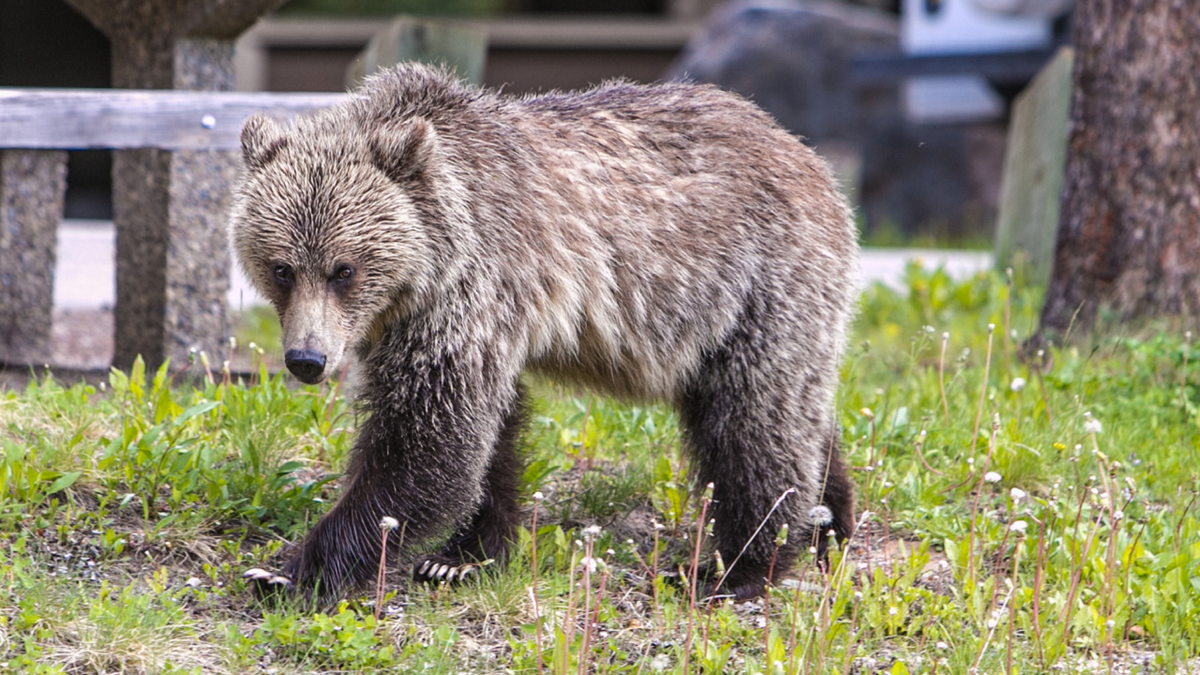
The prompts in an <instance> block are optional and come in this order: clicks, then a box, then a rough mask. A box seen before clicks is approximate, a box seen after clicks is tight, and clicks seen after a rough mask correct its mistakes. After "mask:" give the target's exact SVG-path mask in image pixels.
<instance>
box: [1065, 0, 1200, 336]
mask: <svg viewBox="0 0 1200 675" xmlns="http://www.w3.org/2000/svg"><path fill="white" fill-rule="evenodd" d="M1074 32H1075V36H1074V42H1075V50H1076V52H1075V73H1074V86H1073V101H1072V106H1071V129H1070V140H1069V145H1068V150H1067V167H1066V180H1065V181H1064V185H1063V196H1062V211H1061V218H1060V225H1059V231H1058V241H1057V249H1056V253H1055V258H1054V271H1053V273H1052V276H1051V280H1050V286H1049V288H1048V289H1047V294H1046V304H1045V306H1044V307H1043V309H1042V330H1043V331H1045V332H1046V333H1047V334H1049V335H1056V334H1057V335H1061V334H1063V333H1064V332H1065V331H1067V330H1068V328H1069V327H1071V326H1073V328H1071V332H1072V334H1084V333H1087V332H1089V331H1090V329H1091V328H1092V327H1093V326H1094V324H1095V320H1096V317H1097V315H1098V313H1099V312H1100V311H1103V310H1112V311H1113V312H1114V313H1115V316H1116V317H1117V318H1119V319H1121V320H1124V319H1130V318H1134V317H1153V316H1162V315H1186V316H1194V315H1196V314H1197V313H1198V310H1200V0H1079V3H1078V5H1077V7H1076V13H1075V28H1074Z"/></svg>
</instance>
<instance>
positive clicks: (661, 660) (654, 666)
mask: <svg viewBox="0 0 1200 675" xmlns="http://www.w3.org/2000/svg"><path fill="white" fill-rule="evenodd" d="M670 667H671V657H669V656H667V655H666V654H659V655H658V656H655V657H654V658H652V659H650V670H653V671H655V672H660V671H663V670H666V669H667V668H670Z"/></svg>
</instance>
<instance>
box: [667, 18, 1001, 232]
mask: <svg viewBox="0 0 1200 675" xmlns="http://www.w3.org/2000/svg"><path fill="white" fill-rule="evenodd" d="M899 43H900V25H899V20H898V18H897V17H896V16H895V15H894V14H889V13H886V12H881V11H877V10H871V9H866V8H862V7H854V6H850V5H845V4H842V3H838V2H830V1H828V0H733V1H732V2H728V3H726V4H723V5H721V6H720V7H718V8H717V9H716V10H714V11H713V13H712V14H711V15H710V16H709V19H708V20H707V22H706V23H705V25H704V27H703V28H702V29H701V30H700V31H699V32H698V33H697V34H696V35H695V36H693V38H692V39H691V40H690V41H689V42H688V44H687V46H686V47H685V48H684V50H683V52H682V53H681V54H680V56H679V58H678V60H677V61H676V62H675V63H674V64H673V65H672V66H671V68H670V69H669V70H668V71H667V73H665V75H664V78H666V79H690V80H695V81H699V82H711V83H713V84H716V85H717V86H719V87H721V88H723V89H728V90H731V91H735V92H738V93H740V94H742V95H744V96H747V97H748V98H750V99H752V100H754V101H755V102H756V103H757V104H758V105H759V106H761V107H762V108H763V109H764V110H766V111H767V112H769V113H771V114H772V115H774V116H775V118H776V119H777V120H779V122H780V124H782V125H783V126H784V127H786V128H787V129H789V130H790V131H792V132H793V133H795V134H797V135H800V136H802V137H804V138H805V139H806V140H807V142H808V143H809V144H810V145H812V146H814V147H815V148H816V149H817V151H818V152H820V153H822V154H824V155H826V156H828V157H829V158H830V159H831V161H832V163H833V164H834V166H835V169H839V170H840V169H842V168H843V167H858V171H859V175H857V176H853V175H849V176H848V175H845V173H843V175H842V176H841V177H842V179H843V181H844V182H846V183H849V184H851V188H852V189H851V190H850V191H851V192H852V193H856V197H855V198H856V200H857V202H858V207H859V209H860V211H861V212H862V214H863V215H864V216H865V218H866V221H867V223H868V228H871V227H879V226H884V225H887V226H893V227H899V228H900V229H901V230H903V231H904V232H905V233H908V234H913V233H916V232H920V231H923V232H927V233H931V234H934V235H938V236H941V235H958V236H960V237H961V236H968V235H975V236H979V235H986V234H987V233H990V231H991V222H992V219H993V216H992V214H994V212H995V200H996V194H997V193H998V185H999V176H1000V167H1001V165H1002V163H1003V129H1002V127H995V128H991V127H986V126H985V127H978V126H975V127H969V126H964V125H936V126H933V125H921V126H918V125H915V124H913V123H911V122H909V121H908V120H907V119H906V118H905V116H904V112H903V109H902V106H901V101H900V91H899V89H900V86H901V83H900V82H895V83H885V84H875V83H869V84H868V83H859V82H856V81H855V78H854V77H853V73H852V64H853V59H854V57H855V56H856V55H858V54H863V53H869V52H875V53H878V52H898V51H899V49H900V46H899ZM973 151H978V152H980V153H982V156H976V157H974V158H972V157H970V156H969V155H970V153H971V152H973Z"/></svg>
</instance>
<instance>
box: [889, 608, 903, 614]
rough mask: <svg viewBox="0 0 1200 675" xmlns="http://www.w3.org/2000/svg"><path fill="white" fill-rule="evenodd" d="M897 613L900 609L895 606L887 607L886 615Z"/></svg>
mask: <svg viewBox="0 0 1200 675" xmlns="http://www.w3.org/2000/svg"><path fill="white" fill-rule="evenodd" d="M899 613H900V610H898V609H896V608H895V607H888V615H889V616H896V615H897V614H899Z"/></svg>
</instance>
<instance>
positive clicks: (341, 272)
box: [333, 265, 354, 281]
mask: <svg viewBox="0 0 1200 675" xmlns="http://www.w3.org/2000/svg"><path fill="white" fill-rule="evenodd" d="M353 277H354V268H353V267H351V266H349V265H339V266H338V268H337V271H335V272H334V273H333V280H334V281H349V280H350V279H351V278H353Z"/></svg>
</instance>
